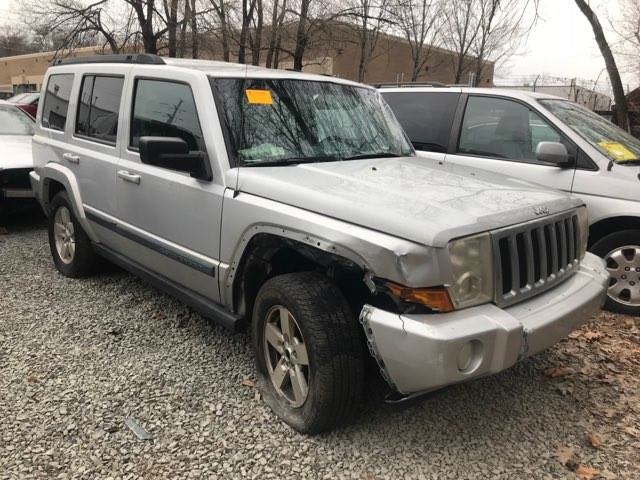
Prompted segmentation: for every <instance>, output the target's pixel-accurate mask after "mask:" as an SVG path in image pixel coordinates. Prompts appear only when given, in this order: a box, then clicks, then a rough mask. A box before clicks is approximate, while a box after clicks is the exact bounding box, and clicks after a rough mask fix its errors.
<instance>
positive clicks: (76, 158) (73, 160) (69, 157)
mask: <svg viewBox="0 0 640 480" xmlns="http://www.w3.org/2000/svg"><path fill="white" fill-rule="evenodd" d="M62 158H64V159H65V160H66V161H67V162H69V163H80V157H79V156H78V155H74V154H73V153H65V154H63V155H62Z"/></svg>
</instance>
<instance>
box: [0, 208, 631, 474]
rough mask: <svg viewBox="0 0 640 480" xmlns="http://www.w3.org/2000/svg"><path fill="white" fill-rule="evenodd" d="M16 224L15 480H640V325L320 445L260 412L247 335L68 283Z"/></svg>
mask: <svg viewBox="0 0 640 480" xmlns="http://www.w3.org/2000/svg"><path fill="white" fill-rule="evenodd" d="M12 222H13V223H10V224H9V225H8V231H3V232H0V285H2V287H1V290H0V292H1V296H0V478H2V479H5V478H6V479H15V478H87V479H94V478H109V477H110V478H114V479H115V478H149V479H158V478H212V479H215V478H260V479H263V478H285V477H288V478H314V479H315V478H327V479H334V478H355V479H361V480H365V479H366V480H372V479H378V478H391V479H397V478H439V479H442V478H453V479H459V478H640V453H639V452H640V430H638V428H640V427H638V425H639V420H640V402H639V401H638V399H639V398H640V395H639V390H640V388H639V381H638V378H639V375H638V374H639V373H640V335H639V331H638V320H636V319H632V318H630V317H623V316H614V315H610V314H601V315H600V317H599V318H598V319H597V320H596V321H594V322H592V323H591V324H589V325H588V326H587V327H585V328H584V329H582V330H580V331H578V332H577V333H575V334H574V335H572V338H570V339H569V340H567V341H564V342H563V343H561V344H560V345H558V346H556V347H555V348H553V349H552V350H550V351H548V352H546V353H544V354H541V355H538V356H537V357H534V358H532V359H529V360H527V361H524V362H522V363H520V364H518V365H516V366H515V367H514V368H512V369H510V370H509V371H507V372H504V373H502V374H500V375H496V376H493V377H490V378H485V379H482V380H479V381H474V382H471V383H468V384H464V385H458V386H453V387H450V388H447V389H444V390H441V391H439V392H436V393H433V394H431V395H428V396H426V397H423V398H421V399H419V400H416V401H412V402H410V403H408V404H405V405H402V406H397V405H396V406H392V405H386V404H384V403H382V402H381V401H379V400H375V398H377V397H376V395H371V398H374V399H373V400H372V399H369V400H368V401H367V402H366V403H365V405H363V407H362V413H361V415H359V417H358V418H356V419H354V421H353V422H352V423H351V424H350V425H347V426H346V427H344V428H342V429H340V430H338V431H335V432H332V433H330V434H326V435H322V436H317V437H306V436H302V435H299V434H297V433H295V432H294V431H292V430H290V429H289V428H288V427H286V426H285V425H284V424H282V423H281V422H279V421H278V420H277V419H276V418H275V417H274V416H273V415H272V414H271V413H270V411H269V410H268V409H267V408H266V407H265V406H264V405H263V403H262V402H261V400H260V398H259V395H258V394H257V391H256V390H255V388H253V386H252V381H251V378H252V375H253V361H252V354H251V349H250V345H249V341H248V338H247V337H246V336H245V335H243V334H231V333H229V332H227V331H225V330H224V329H222V328H219V327H217V326H215V325H213V324H211V323H210V322H208V321H206V320H204V319H203V318H202V317H200V316H199V315H197V314H195V313H192V312H190V311H189V309H188V308H186V307H185V306H183V305H181V304H180V303H178V302H177V301H175V300H173V299H171V298H170V297H168V296H166V295H164V294H161V293H159V292H158V291H156V290H155V289H153V288H151V287H149V286H148V285H146V284H144V283H143V282H142V281H140V280H138V279H136V278H134V277H132V276H130V275H128V274H126V273H124V272H122V271H120V270H117V269H115V268H113V269H111V270H110V271H108V272H106V273H104V274H101V275H100V276H96V277H94V278H90V279H85V280H71V279H66V278H63V277H61V276H60V275H58V274H57V273H56V271H55V270H54V268H53V265H52V262H51V259H50V254H49V251H48V245H47V242H46V230H45V229H44V222H43V220H42V219H41V218H39V217H37V216H34V217H33V218H30V217H29V216H27V217H23V218H21V219H18V220H13V221H12ZM128 417H130V418H133V419H134V420H135V421H137V422H138V423H139V424H140V425H141V426H142V427H144V429H146V430H147V431H148V432H150V433H151V435H153V438H152V439H151V440H146V441H143V440H139V439H138V438H137V437H136V436H135V435H134V433H133V432H132V431H131V430H130V429H129V428H127V426H126V425H125V423H124V420H125V418H128ZM596 470H597V471H598V472H599V474H596V473H595V472H596ZM598 475H599V476H598Z"/></svg>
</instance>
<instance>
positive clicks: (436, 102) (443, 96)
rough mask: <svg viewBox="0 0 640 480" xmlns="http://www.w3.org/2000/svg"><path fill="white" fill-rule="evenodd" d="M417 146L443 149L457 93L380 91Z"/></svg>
mask: <svg viewBox="0 0 640 480" xmlns="http://www.w3.org/2000/svg"><path fill="white" fill-rule="evenodd" d="M382 96H383V97H384V99H385V100H386V102H387V103H388V104H389V106H390V107H391V109H392V110H393V113H394V114H395V116H396V118H397V119H398V121H399V122H400V124H401V125H402V127H403V128H404V130H405V132H407V135H408V136H409V139H410V140H411V143H413V146H414V147H415V148H416V149H417V150H426V151H430V152H443V153H444V152H446V151H447V147H448V145H449V138H450V136H451V126H452V124H453V117H454V115H455V112H456V108H457V106H458V99H459V98H460V94H459V93H453V92H451V93H431V92H388V93H385V92H382Z"/></svg>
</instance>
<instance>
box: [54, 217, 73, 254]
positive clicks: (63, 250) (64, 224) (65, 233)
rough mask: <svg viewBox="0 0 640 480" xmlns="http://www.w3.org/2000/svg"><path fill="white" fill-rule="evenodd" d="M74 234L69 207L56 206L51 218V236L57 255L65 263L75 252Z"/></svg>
mask: <svg viewBox="0 0 640 480" xmlns="http://www.w3.org/2000/svg"><path fill="white" fill-rule="evenodd" d="M74 234H75V230H74V227H73V220H71V213H70V212H69V209H68V208H67V207H64V206H62V207H60V208H58V209H57V210H56V213H55V216H54V219H53V237H54V240H55V244H56V251H57V252H58V257H60V260H62V261H63V262H64V263H66V264H67V265H68V264H70V263H71V262H73V257H74V255H75V253H76V240H75V235H74Z"/></svg>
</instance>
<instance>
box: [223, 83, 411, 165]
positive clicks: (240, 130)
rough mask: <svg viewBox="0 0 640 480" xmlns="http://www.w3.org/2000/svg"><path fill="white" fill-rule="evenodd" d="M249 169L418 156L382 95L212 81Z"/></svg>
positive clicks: (230, 137)
mask: <svg viewBox="0 0 640 480" xmlns="http://www.w3.org/2000/svg"><path fill="white" fill-rule="evenodd" d="M211 85H212V88H213V92H214V95H215V98H216V102H217V104H218V108H219V110H220V112H221V117H223V123H224V124H225V127H226V130H227V132H226V134H227V142H228V143H229V144H230V145H229V147H230V148H231V150H232V153H233V154H234V155H235V158H236V159H237V160H238V161H239V163H240V164H241V165H245V166H260V165H273V164H292V163H299V162H314V161H331V160H347V159H353V158H366V157H376V156H406V155H412V154H413V150H412V147H411V145H410V144H409V142H408V140H407V138H406V136H405V135H404V132H403V131H402V128H401V127H400V125H399V124H398V122H397V121H396V119H395V117H394V116H393V114H392V113H391V110H390V109H389V107H388V106H387V105H386V103H384V101H383V100H382V97H381V96H380V95H379V94H378V92H377V91H375V90H372V89H369V88H364V87H356V86H351V85H341V84H337V83H332V82H317V81H308V80H289V79H263V80H259V79H220V78H218V79H212V80H211Z"/></svg>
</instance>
